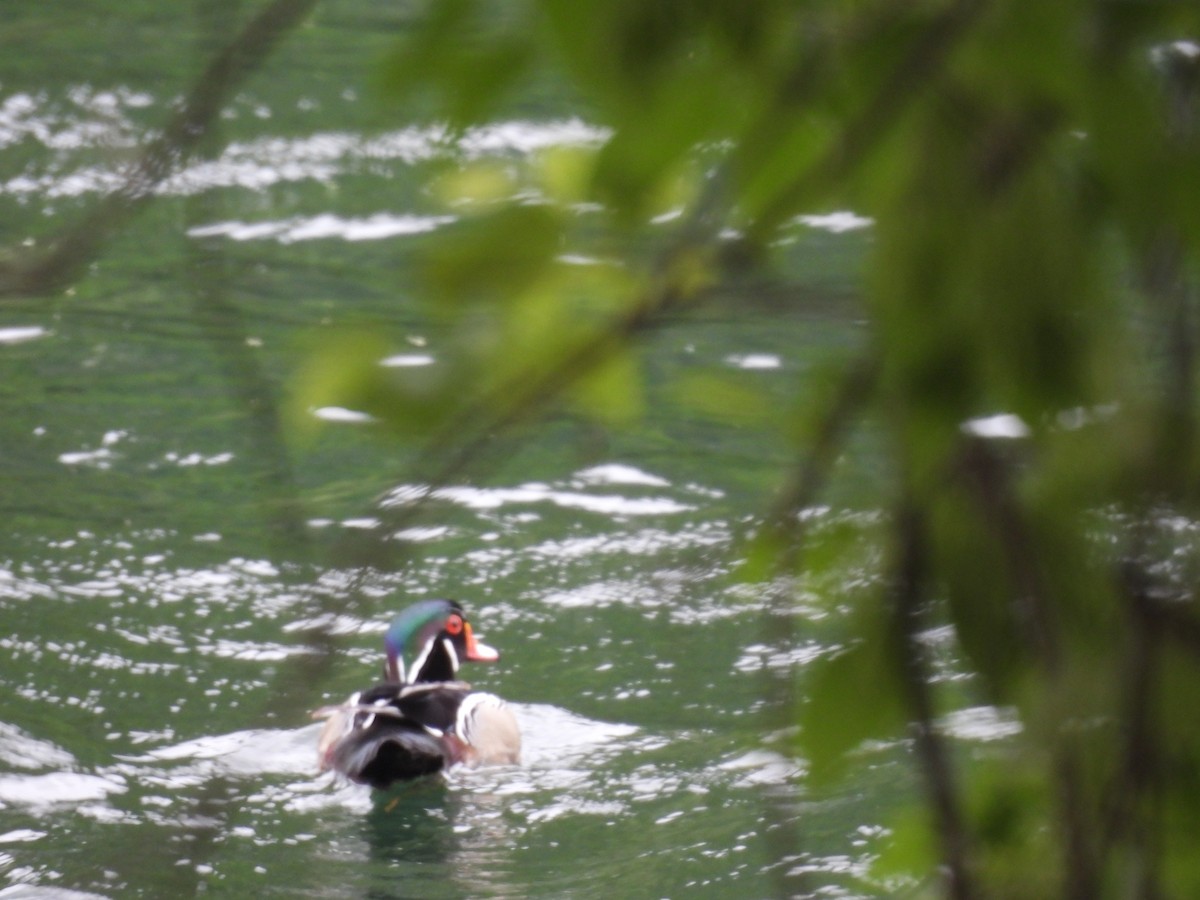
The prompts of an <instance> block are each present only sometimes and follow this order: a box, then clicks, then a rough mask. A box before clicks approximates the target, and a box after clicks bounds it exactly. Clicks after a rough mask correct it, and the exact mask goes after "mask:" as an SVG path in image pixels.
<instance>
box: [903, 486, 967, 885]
mask: <svg viewBox="0 0 1200 900" xmlns="http://www.w3.org/2000/svg"><path fill="white" fill-rule="evenodd" d="M895 529H896V538H897V544H898V547H897V552H898V559H897V572H896V579H895V588H894V591H893V592H892V594H893V602H892V610H891V614H892V634H893V640H894V642H895V655H896V660H897V666H898V668H899V671H900V674H901V681H902V684H903V687H904V691H905V695H906V697H907V701H908V707H909V710H910V712H911V714H912V716H913V721H912V729H913V733H914V738H915V746H916V754H917V759H918V761H919V763H920V767H921V771H922V773H923V774H924V777H925V784H926V790H927V792H928V794H929V799H930V804H931V807H932V810H933V814H934V821H935V824H936V829H937V834H938V839H939V841H940V843H941V848H942V854H941V855H942V860H943V862H944V864H945V867H946V876H947V892H948V894H949V896H950V897H951V898H953V900H970V898H971V897H973V896H975V888H974V878H973V876H972V872H971V864H970V850H969V847H970V839H969V835H968V831H967V826H966V817H965V816H964V814H963V812H962V809H961V808H960V799H959V793H958V789H957V787H956V785H955V780H954V772H953V769H952V767H951V764H950V756H949V753H948V752H947V750H946V747H945V745H944V743H943V740H942V737H941V735H940V734H939V733H938V730H937V727H936V725H935V724H934V704H933V698H932V697H931V696H930V689H929V673H928V672H927V671H926V667H925V664H924V651H923V649H922V647H921V644H920V640H919V638H918V634H919V632H920V623H921V611H922V609H923V608H924V606H925V602H926V592H927V580H928V568H929V560H928V548H927V546H926V545H927V536H926V528H925V522H924V516H923V515H922V513H921V511H920V510H919V509H918V507H917V506H916V505H915V504H914V503H913V502H912V501H911V500H910V499H906V500H903V501H902V502H901V506H900V509H899V511H898V512H897V515H896V522H895Z"/></svg>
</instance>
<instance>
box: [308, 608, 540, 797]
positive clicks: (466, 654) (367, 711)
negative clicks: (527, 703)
mask: <svg viewBox="0 0 1200 900" xmlns="http://www.w3.org/2000/svg"><path fill="white" fill-rule="evenodd" d="M384 647H385V649H386V651H387V660H386V662H385V663H384V667H383V677H384V680H383V682H381V683H380V684H377V685H375V686H374V687H372V688H369V689H367V690H365V691H359V692H358V693H355V694H352V695H351V696H350V697H349V698H348V699H347V700H346V702H345V703H343V704H341V705H340V706H327V707H324V708H323V709H319V710H317V711H316V712H315V713H313V717H314V718H324V719H326V720H327V721H326V723H325V727H324V728H323V729H322V730H321V737H320V739H319V741H318V745H317V751H318V754H319V761H320V769H321V771H322V772H324V771H327V770H329V769H333V770H334V771H336V772H340V773H342V774H343V775H345V776H346V777H348V778H350V779H351V780H352V781H356V782H358V783H359V784H367V785H370V786H371V787H373V788H386V787H389V786H390V785H392V784H393V783H395V782H397V781H404V780H407V779H412V778H417V777H419V776H421V775H428V774H431V773H433V772H438V771H441V770H442V769H448V768H449V767H450V766H453V765H455V764H457V763H465V764H467V765H480V764H502V763H510V764H515V763H517V762H519V760H520V754H521V733H520V730H519V728H518V727H517V719H516V716H514V715H513V713H512V710H510V709H509V708H508V706H507V705H506V704H505V703H504V701H503V700H501V699H500V698H499V697H497V696H495V695H494V694H487V693H484V692H482V691H474V690H471V686H470V685H469V684H467V683H466V682H462V681H457V680H456V678H457V676H458V666H459V663H460V661H463V660H469V661H471V662H494V661H495V660H497V659H499V658H500V654H499V653H497V652H496V651H495V650H494V649H492V648H491V647H489V646H488V645H487V644H484V643H482V642H481V641H479V640H477V639H476V638H475V635H474V634H473V633H472V631H471V624H470V623H469V622H468V621H467V619H466V616H465V615H464V614H463V609H462V607H461V606H459V604H457V603H455V602H454V601H453V600H424V601H422V602H420V603H416V604H414V605H413V606H410V607H409V608H408V609H406V610H405V611H404V612H402V613H400V615H398V616H396V618H395V620H394V621H393V622H392V625H391V627H390V628H389V629H388V632H387V635H386V636H385V637H384Z"/></svg>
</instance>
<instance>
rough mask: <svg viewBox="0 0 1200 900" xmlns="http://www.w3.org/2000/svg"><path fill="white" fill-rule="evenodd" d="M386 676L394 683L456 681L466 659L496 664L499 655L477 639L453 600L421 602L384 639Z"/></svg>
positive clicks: (399, 617)
mask: <svg viewBox="0 0 1200 900" xmlns="http://www.w3.org/2000/svg"><path fill="white" fill-rule="evenodd" d="M383 643H384V646H385V647H386V648H387V663H386V664H385V665H384V677H385V678H386V679H387V680H388V681H391V682H397V683H400V684H415V683H417V682H420V681H424V682H429V681H453V680H454V679H455V678H456V677H457V675H458V666H459V663H461V662H462V661H463V660H470V661H472V662H495V661H496V660H498V659H499V658H500V654H499V653H497V652H496V651H495V650H494V649H492V648H491V647H489V646H488V645H487V644H484V643H482V642H480V641H477V640H476V639H475V635H474V634H473V633H472V632H471V623H470V622H468V621H467V618H466V616H465V615H464V614H463V608H462V607H461V606H459V605H458V604H457V603H455V602H454V601H453V600H422V601H421V602H420V603H414V604H413V605H412V606H410V607H409V608H408V609H406V610H404V612H402V613H400V615H398V616H396V618H395V620H393V622H392V625H391V627H390V628H389V629H388V631H387V635H386V636H385V637H384V639H383Z"/></svg>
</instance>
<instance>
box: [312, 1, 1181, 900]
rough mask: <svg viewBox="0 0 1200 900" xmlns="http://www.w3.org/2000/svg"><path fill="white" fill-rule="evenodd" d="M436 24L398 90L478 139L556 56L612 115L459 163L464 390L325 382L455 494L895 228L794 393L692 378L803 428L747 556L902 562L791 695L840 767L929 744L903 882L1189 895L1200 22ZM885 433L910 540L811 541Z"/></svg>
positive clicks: (1164, 18) (808, 751)
mask: <svg viewBox="0 0 1200 900" xmlns="http://www.w3.org/2000/svg"><path fill="white" fill-rule="evenodd" d="M413 15H414V20H415V24H414V28H413V30H412V32H411V33H410V34H409V35H408V36H407V37H406V38H405V39H404V40H403V41H402V42H401V43H399V44H398V45H397V46H396V48H395V50H394V52H393V54H392V55H391V56H390V58H389V59H388V61H387V63H386V64H385V66H384V68H383V74H382V76H381V84H382V91H383V92H384V94H385V95H387V96H390V97H397V98H398V97H405V98H409V97H412V96H414V95H422V96H424V97H426V98H427V99H428V101H429V103H430V104H431V105H432V106H433V108H435V109H437V110H438V111H439V115H441V116H442V117H443V118H444V120H445V121H446V122H447V123H448V124H449V126H450V127H451V128H465V127H467V126H469V125H472V124H476V123H482V122H486V121H489V120H491V119H492V118H493V117H496V116H499V115H501V114H502V112H504V111H505V110H507V109H508V106H507V105H508V104H511V103H513V102H515V101H514V98H515V97H516V95H517V92H518V90H519V88H520V87H521V86H522V84H525V83H527V82H528V81H529V80H533V79H547V78H552V79H557V80H559V81H561V83H563V84H565V85H568V86H569V89H570V90H571V91H573V92H576V93H577V94H578V96H579V97H580V98H581V99H580V103H581V104H582V108H583V109H585V110H586V111H587V113H586V114H587V118H588V120H589V122H591V123H594V124H595V125H597V126H599V127H601V128H603V129H604V131H603V133H602V135H601V136H599V137H598V138H597V139H596V141H595V142H593V143H592V144H591V145H586V146H581V147H577V148H574V149H570V150H557V151H554V152H552V153H547V154H545V155H543V156H541V157H539V158H538V159H537V161H536V162H535V163H534V164H532V165H528V166H525V165H518V164H515V163H514V165H513V167H512V168H504V167H500V166H496V165H495V164H491V165H490V167H482V166H473V165H464V166H463V167H462V169H461V170H460V171H457V172H455V173H451V174H446V175H443V176H442V177H441V178H440V179H439V180H438V181H436V182H435V183H434V184H432V185H431V190H432V191H433V192H434V195H435V196H438V197H440V198H441V199H442V201H443V202H444V203H445V205H446V206H447V208H448V209H449V210H450V211H452V212H453V213H454V214H455V215H456V217H457V218H456V222H455V223H454V224H453V225H452V226H450V227H447V228H445V229H443V230H441V231H440V232H439V233H438V234H436V235H432V236H430V238H429V240H428V245H427V247H426V248H425V252H424V253H423V256H422V258H423V260H424V262H423V264H422V267H421V273H420V278H421V284H420V287H421V292H422V294H423V296H424V297H425V298H426V299H427V301H428V303H429V307H430V312H431V314H433V315H436V316H439V317H442V318H443V319H444V320H445V321H446V322H447V323H448V324H449V325H450V327H451V329H452V334H453V338H452V342H453V348H452V349H451V351H450V354H449V355H450V356H451V359H450V360H449V362H450V363H451V364H450V365H449V366H448V367H446V368H445V370H444V371H445V372H446V374H443V375H441V376H439V377H438V380H437V381H431V380H430V378H431V376H430V375H429V373H428V372H424V371H418V370H412V371H408V370H402V371H385V370H382V369H381V368H380V367H378V366H377V365H374V364H373V362H372V360H374V359H377V358H378V357H379V356H380V355H382V349H380V348H376V349H375V350H374V351H371V352H365V351H363V349H362V343H361V340H360V339H358V338H354V339H350V340H349V341H348V343H347V345H346V346H345V347H342V348H341V349H338V348H337V347H334V348H333V349H327V350H326V351H325V355H324V356H323V357H319V358H318V359H317V360H316V361H315V362H314V364H313V365H314V368H313V371H312V372H310V373H309V376H308V380H307V381H306V382H305V384H309V385H312V386H313V387H312V388H311V390H310V389H308V388H304V387H303V386H301V389H300V390H299V392H298V393H299V395H300V397H301V400H302V402H305V401H309V402H311V403H314V404H315V403H321V402H328V401H329V399H330V398H329V397H326V396H324V395H321V396H319V397H318V396H317V395H318V393H320V392H321V391H329V390H330V389H331V387H332V388H336V390H335V391H334V393H336V394H337V396H338V397H339V398H340V399H341V401H342V402H346V403H347V404H348V405H356V408H361V409H364V410H366V411H368V412H370V413H371V414H372V415H374V416H376V417H378V418H380V419H382V420H384V421H385V422H386V423H389V424H390V425H392V426H393V427H396V428H400V429H404V430H405V431H406V432H408V433H413V430H414V429H417V430H418V431H419V432H420V433H421V434H424V435H426V436H427V439H428V442H429V443H428V447H429V448H430V449H429V451H428V454H427V457H428V458H427V463H429V465H430V468H431V472H430V476H429V477H430V478H431V479H434V478H436V477H439V473H440V475H441V476H445V475H446V474H447V473H448V472H449V471H451V469H450V468H447V465H446V462H445V461H446V459H447V458H450V459H452V460H453V464H455V465H462V464H467V463H469V462H470V461H471V459H472V458H473V456H472V455H473V453H474V452H475V450H476V449H478V448H479V447H480V446H481V442H483V441H484V440H485V438H486V436H487V435H489V434H492V433H494V432H495V431H496V430H498V429H502V428H503V427H505V426H507V425H511V424H512V423H513V422H515V421H517V420H519V419H521V418H523V417H527V416H532V415H536V414H543V413H545V412H546V411H547V410H548V409H551V408H554V407H555V404H557V403H558V402H559V401H565V402H567V403H569V404H571V405H572V407H573V408H574V409H575V410H577V411H578V412H580V413H581V414H584V415H591V416H593V417H595V418H597V419H598V420H599V421H600V422H602V423H604V424H608V425H615V426H619V425H620V424H621V423H623V422H627V421H630V420H631V419H633V418H636V417H637V416H639V415H640V414H641V413H642V411H643V408H644V401H643V395H644V391H645V387H646V386H645V380H646V376H645V374H644V373H643V372H642V370H641V367H640V364H639V360H638V357H637V355H636V353H634V352H633V342H634V340H635V339H636V337H637V336H638V335H639V334H641V333H644V332H645V331H646V330H648V329H651V328H653V327H655V326H656V325H657V324H659V323H661V322H662V321H664V319H665V318H667V317H669V316H670V315H671V314H673V313H674V312H675V311H677V310H679V309H681V308H685V307H689V306H692V305H695V304H699V303H705V302H715V300H714V298H717V297H720V296H725V295H724V294H722V292H721V291H720V288H721V287H722V286H723V285H727V284H729V283H730V282H732V281H736V280H737V279H745V278H746V277H747V275H748V274H754V273H763V272H769V271H771V270H772V268H773V267H774V265H775V263H776V261H777V260H778V259H779V258H780V257H781V256H782V255H783V254H785V253H786V246H785V244H784V243H783V242H781V240H780V238H781V235H782V234H783V232H784V230H785V229H786V228H787V227H789V226H790V225H791V224H793V223H794V222H795V221H796V218H797V217H798V216H800V215H802V214H807V213H814V212H825V211H829V210H835V209H845V208H851V209H853V210H854V211H855V212H856V213H858V214H860V215H864V216H870V217H871V219H872V220H873V223H874V224H873V229H874V230H873V249H872V254H871V259H870V262H869V265H868V268H867V271H866V272H865V273H864V276H863V279H864V281H863V283H864V293H865V301H866V305H867V309H868V310H869V324H868V331H869V337H868V340H867V341H865V342H864V343H865V345H866V349H865V350H863V349H860V350H858V351H852V350H851V351H847V356H846V358H845V359H842V360H840V361H839V362H838V363H837V365H836V366H832V367H830V366H826V367H822V369H821V371H820V372H819V373H818V374H816V375H811V373H810V375H811V380H809V381H805V382H802V383H798V384H797V385H796V390H795V405H794V406H793V407H791V408H788V409H783V410H780V409H777V408H772V407H771V406H770V405H769V404H768V402H767V399H766V398H764V397H761V396H757V395H756V394H755V392H754V389H753V388H752V387H748V386H746V385H743V384H740V383H735V382H732V381H729V382H723V381H715V382H714V381H713V380H711V379H710V380H705V379H702V378H697V379H694V380H689V381H683V382H681V383H678V384H675V385H672V386H670V390H671V391H672V392H673V395H674V396H675V397H676V398H677V399H678V400H679V401H680V402H682V403H685V404H687V405H689V406H690V407H691V408H693V409H694V410H695V411H696V412H697V414H701V415H707V416H712V417H714V418H716V419H718V420H720V421H724V422H726V423H728V424H729V425H730V426H735V427H736V426H738V425H739V424H742V423H745V422H747V421H755V422H761V421H763V420H766V419H777V420H779V426H780V428H781V429H782V430H783V431H784V432H785V433H787V434H789V435H794V436H795V458H796V464H795V467H794V470H793V471H792V472H790V473H788V474H787V475H785V476H784V477H783V479H782V480H781V488H780V498H779V502H778V504H777V505H776V507H775V509H773V510H771V511H770V512H769V514H768V515H766V516H765V518H764V526H763V528H762V531H761V533H760V535H759V537H758V539H757V543H756V544H755V545H754V546H752V547H750V548H749V549H748V551H747V557H748V560H749V562H748V564H747V566H746V567H745V568H744V569H743V570H742V571H743V577H747V578H755V579H759V580H761V581H763V582H764V583H767V582H770V583H772V584H775V583H778V582H779V581H783V582H784V583H790V582H788V580H787V579H788V577H789V576H801V575H807V576H810V577H813V578H816V580H817V581H818V582H821V583H827V582H828V579H825V580H822V579H820V577H819V576H820V575H821V573H822V572H826V571H835V569H836V566H840V565H843V562H840V560H843V559H844V557H845V555H846V553H847V552H850V550H852V549H853V548H854V544H855V542H859V543H861V544H863V545H864V546H862V547H860V548H858V549H857V550H855V551H854V552H857V553H859V554H861V555H862V556H864V557H866V556H871V555H874V556H875V557H877V558H878V559H880V560H881V562H880V563H879V568H880V570H881V572H882V577H880V578H878V579H877V581H878V583H877V585H876V587H875V589H874V590H873V591H871V592H870V596H869V600H868V601H866V602H856V603H855V604H854V605H853V609H851V610H850V611H849V614H848V617H847V619H846V637H845V640H844V642H843V646H844V649H843V650H842V652H840V653H837V654H834V655H832V656H831V657H829V658H827V659H825V660H823V661H821V662H819V663H817V664H815V665H814V666H813V667H812V669H811V670H810V671H808V672H805V673H804V676H803V678H802V679H801V680H800V681H799V682H798V683H797V684H796V685H794V686H793V687H794V688H795V696H797V697H801V698H802V699H799V700H784V701H783V703H784V705H785V706H786V705H787V704H789V703H792V702H794V703H795V704H796V706H795V707H794V708H793V707H791V706H788V707H787V708H788V709H789V710H790V711H789V715H795V716H798V717H799V719H800V722H801V724H802V729H801V732H802V733H801V738H800V740H801V750H802V752H803V753H804V754H805V756H806V758H807V759H809V760H810V762H811V776H812V780H813V785H814V787H815V786H816V785H819V784H829V783H830V780H831V779H834V780H835V779H836V778H837V776H838V774H839V773H840V772H843V771H845V769H846V767H847V766H848V765H853V764H855V763H856V760H857V759H858V756H857V754H858V753H859V752H860V751H861V747H862V746H863V744H864V741H867V740H869V739H873V738H874V739H894V738H896V737H899V736H907V738H909V739H910V741H911V744H910V746H911V748H912V757H913V761H914V764H915V765H916V767H917V768H918V769H919V770H920V772H921V773H922V776H923V779H924V784H925V787H926V793H925V797H926V808H925V809H924V810H911V811H908V812H906V813H905V814H903V815H902V816H901V818H900V820H898V821H897V822H896V823H895V833H896V840H895V842H894V846H893V848H892V850H891V851H890V852H889V854H888V856H887V857H886V858H885V859H883V860H881V861H880V872H879V874H878V877H879V878H881V879H886V877H887V873H888V872H906V873H908V874H910V875H912V874H916V875H918V876H920V877H924V876H927V877H928V881H927V882H926V885H927V887H928V888H929V889H930V890H933V891H937V892H944V893H945V894H947V895H949V896H954V897H974V896H984V895H996V896H1023V897H1024V896H1054V897H1058V896H1074V897H1098V896H1113V897H1123V896H1130V897H1158V896H1188V895H1190V893H1191V892H1192V891H1194V889H1195V883H1196V882H1197V881H1198V880H1200V867H1198V866H1197V864H1196V863H1195V862H1194V861H1193V859H1194V853H1193V849H1192V844H1193V843H1194V840H1195V837H1196V834H1197V828H1196V826H1197V825H1198V824H1200V791H1197V790H1195V788H1196V782H1197V779H1198V778H1200V725H1197V724H1196V723H1197V719H1196V716H1195V714H1194V712H1193V710H1192V709H1191V707H1190V706H1189V705H1188V702H1189V698H1190V697H1192V696H1193V695H1195V694H1196V693H1197V692H1198V690H1200V610H1198V609H1197V608H1196V599H1195V585H1194V582H1193V581H1192V580H1190V579H1188V578H1179V577H1172V576H1171V574H1170V572H1171V571H1172V570H1171V569H1170V567H1169V566H1167V565H1165V561H1166V560H1168V559H1169V558H1170V556H1171V555H1172V553H1173V552H1174V549H1175V547H1176V546H1177V545H1178V543H1179V541H1180V540H1182V538H1179V537H1177V536H1172V533H1171V527H1170V525H1169V523H1170V521H1172V517H1175V516H1183V517H1186V518H1188V519H1190V518H1193V517H1194V516H1195V515H1196V514H1197V511H1198V510H1197V507H1198V506H1200V452H1198V451H1200V447H1198V446H1197V403H1196V384H1195V382H1196V368H1197V336H1198V333H1197V321H1196V319H1197V314H1198V310H1197V298H1196V275H1197V271H1196V269H1197V262H1198V255H1200V44H1198V43H1197V40H1198V39H1200V8H1198V7H1196V6H1195V5H1194V4H1173V3H1119V2H1104V0H1063V2H1059V3H1042V4H1036V3H987V2H983V0H961V2H955V0H918V2H911V3H903V4H896V3H872V2H854V3H851V2H839V0H826V2H809V3H792V2H784V0H746V2H739V3H732V2H728V0H513V2H510V3H507V4H504V6H503V8H502V9H498V8H496V7H495V5H494V4H486V3H484V2H483V0H439V2H428V3H426V4H424V5H423V6H417V7H414V13H413ZM854 353H857V354H858V355H853V354H854ZM356 361H357V362H356ZM331 373H336V375H335V376H334V375H331ZM1001 412H1003V413H1006V414H1008V415H1009V416H1011V417H1013V418H1010V419H1007V420H1005V421H1008V422H1009V423H1012V422H1019V423H1023V424H1022V425H1021V428H1019V429H1014V428H1013V426H1011V424H1010V426H1009V429H1008V430H1009V437H1004V438H997V437H995V436H991V435H989V433H988V432H987V431H986V429H985V428H984V427H983V426H982V425H980V426H978V427H975V426H972V425H971V423H972V422H973V421H976V420H977V419H978V418H979V417H985V416H991V415H994V414H997V413H1001ZM864 427H869V428H872V429H876V430H878V431H879V432H880V433H882V434H883V435H884V436H885V437H884V446H885V448H886V452H885V456H886V459H885V461H884V465H885V467H886V469H887V473H888V475H887V479H886V481H885V482H884V484H885V485H886V487H885V489H884V491H885V492H884V494H883V495H882V496H880V497H879V498H878V506H879V508H880V509H882V510H883V512H884V515H883V516H882V521H883V523H884V524H883V525H882V526H880V525H879V524H878V523H877V522H873V523H872V525H871V526H870V527H869V528H864V529H860V530H855V529H850V530H849V533H848V534H845V535H843V536H841V537H839V539H838V542H837V546H836V548H834V549H832V550H830V549H829V548H822V547H819V546H818V547H814V548H811V549H812V551H813V552H809V550H810V548H809V547H808V545H807V540H808V534H807V532H808V528H807V525H808V523H809V521H810V519H811V516H810V512H811V509H812V508H813V506H814V505H815V504H816V503H818V502H819V499H820V494H821V490H822V487H823V486H824V484H825V483H826V482H827V480H828V479H829V478H830V477H832V475H833V469H834V466H835V463H837V464H838V465H839V466H842V467H843V469H844V470H843V471H841V472H839V473H838V476H839V477H854V474H855V469H856V466H863V465H865V463H856V461H854V460H852V459H851V460H848V461H847V460H846V459H845V451H846V448H847V446H848V444H847V441H848V439H849V435H850V434H851V433H852V432H853V431H854V430H856V429H861V428H864ZM839 461H841V462H839ZM830 590H835V591H836V589H830ZM785 605H786V604H785ZM839 605H840V602H839V600H838V598H837V597H833V598H830V600H829V606H830V608H834V607H837V606H839ZM946 624H949V625H951V626H953V634H954V636H955V640H956V642H957V648H958V652H960V653H961V655H962V657H963V659H964V660H965V662H966V665H967V666H968V668H969V669H970V670H971V671H972V672H973V673H974V680H973V682H972V691H973V692H974V695H975V697H976V700H977V701H983V702H987V703H992V704H996V705H998V706H1000V707H1002V708H1003V709H1005V710H1011V711H1012V713H1013V714H1014V715H1015V716H1016V718H1017V720H1018V721H1019V723H1020V726H1021V731H1020V733H1019V734H1018V735H1017V736H1015V737H1014V738H1012V739H1011V740H1010V741H1007V742H1005V744H1004V747H1003V748H1001V749H998V750H994V751H992V757H991V758H987V759H984V758H980V756H979V755H978V754H977V753H976V754H974V755H972V754H969V753H966V752H964V751H963V750H962V748H961V747H960V746H959V745H957V744H956V743H955V742H954V739H953V738H952V737H951V736H950V735H949V734H948V731H947V729H946V728H945V727H944V721H945V718H944V717H945V716H946V714H947V713H948V712H950V711H951V710H952V709H953V708H954V706H955V704H956V703H960V702H961V698H962V695H961V688H953V687H951V686H948V685H947V684H945V683H944V681H942V680H939V679H937V678H934V677H933V669H934V660H933V659H932V654H931V650H930V643H929V639H928V635H929V633H930V630H931V629H933V628H934V627H936V626H943V625H946ZM788 696H789V697H792V696H793V694H792V693H791V692H790V691H789V692H788Z"/></svg>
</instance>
